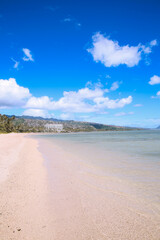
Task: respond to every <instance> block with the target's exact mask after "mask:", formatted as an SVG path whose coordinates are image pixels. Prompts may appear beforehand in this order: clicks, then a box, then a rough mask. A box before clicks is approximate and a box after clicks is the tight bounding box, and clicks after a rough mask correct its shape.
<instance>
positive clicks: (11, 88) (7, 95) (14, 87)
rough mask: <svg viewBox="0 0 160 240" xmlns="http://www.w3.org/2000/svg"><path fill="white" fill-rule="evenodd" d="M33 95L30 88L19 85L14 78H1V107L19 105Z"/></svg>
mask: <svg viewBox="0 0 160 240" xmlns="http://www.w3.org/2000/svg"><path fill="white" fill-rule="evenodd" d="M30 96H31V94H30V92H29V89H28V88H24V87H21V86H19V85H18V84H17V83H16V80H15V79H14V78H9V79H8V80H7V79H0V107H5V108H7V107H18V106H22V105H23V104H25V102H26V100H27V99H28V98H29V97H30Z"/></svg>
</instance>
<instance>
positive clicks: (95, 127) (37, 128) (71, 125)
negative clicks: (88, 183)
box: [0, 114, 135, 133]
mask: <svg viewBox="0 0 160 240" xmlns="http://www.w3.org/2000/svg"><path fill="white" fill-rule="evenodd" d="M59 126H60V127H59ZM59 129H60V130H59ZM133 129H135V128H129V127H121V126H113V125H105V124H99V123H90V122H79V121H69V120H65V121H64V120H58V119H44V118H41V117H31V116H22V117H20V116H7V115H1V114H0V133H10V132H63V133H67V132H92V131H125V130H133Z"/></svg>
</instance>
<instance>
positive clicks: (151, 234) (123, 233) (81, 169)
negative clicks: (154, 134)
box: [0, 134, 160, 240]
mask: <svg viewBox="0 0 160 240" xmlns="http://www.w3.org/2000/svg"><path fill="white" fill-rule="evenodd" d="M38 144H39V148H38ZM38 149H40V151H41V152H42V153H40V152H39V151H38ZM42 154H43V156H44V157H45V165H44V160H43V158H42ZM0 170H1V173H2V175H1V176H2V177H1V179H0V180H1V184H0V240H9V239H14V240H17V239H18V240H22V239H26V240H42V239H43V240H62V239H63V240H103V239H106V240H159V239H160V225H159V221H158V220H157V219H158V218H156V217H155V218H154V214H153V213H152V214H149V213H148V212H147V211H146V208H147V207H145V206H143V205H141V204H140V203H139V202H136V201H135V199H134V200H133V199H130V198H129V196H124V195H123V194H121V193H120V191H119V189H118V184H119V183H118V184H117V185H116V184H115V183H113V181H112V179H105V178H103V176H102V175H101V173H100V172H99V171H98V170H97V169H95V168H94V167H93V166H89V165H85V164H82V163H81V162H80V161H79V160H78V159H76V157H75V156H73V155H70V154H68V153H66V152H65V151H64V150H63V149H62V148H61V147H60V146H57V145H53V144H51V143H49V142H47V141H44V140H40V141H39V143H38V141H37V140H36V139H32V138H28V137H24V135H23V134H9V135H0ZM113 189H114V190H113Z"/></svg>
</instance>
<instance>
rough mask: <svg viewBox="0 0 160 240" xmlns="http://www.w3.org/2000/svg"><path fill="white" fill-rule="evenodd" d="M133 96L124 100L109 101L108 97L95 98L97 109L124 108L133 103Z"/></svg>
mask: <svg viewBox="0 0 160 240" xmlns="http://www.w3.org/2000/svg"><path fill="white" fill-rule="evenodd" d="M132 100H133V98H132V96H129V97H127V98H122V99H115V100H112V99H109V98H108V97H99V98H95V99H94V102H95V103H96V108H97V109H105V108H108V109H115V108H123V107H124V106H125V105H128V104H130V103H131V102H132Z"/></svg>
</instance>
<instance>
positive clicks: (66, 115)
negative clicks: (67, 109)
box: [60, 113, 74, 120]
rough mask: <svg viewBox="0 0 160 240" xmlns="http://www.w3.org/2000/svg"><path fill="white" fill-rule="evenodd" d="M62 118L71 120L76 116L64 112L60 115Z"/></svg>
mask: <svg viewBox="0 0 160 240" xmlns="http://www.w3.org/2000/svg"><path fill="white" fill-rule="evenodd" d="M60 119H62V120H70V119H74V117H73V115H72V114H70V113H62V114H61V115H60Z"/></svg>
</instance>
